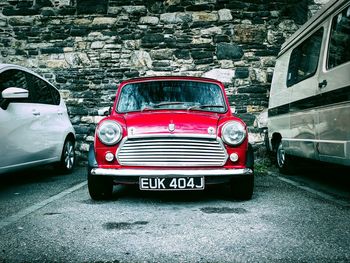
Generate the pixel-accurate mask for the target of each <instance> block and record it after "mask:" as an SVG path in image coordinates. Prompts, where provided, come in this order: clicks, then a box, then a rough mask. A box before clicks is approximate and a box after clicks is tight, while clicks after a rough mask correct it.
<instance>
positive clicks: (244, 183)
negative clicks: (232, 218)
mask: <svg viewBox="0 0 350 263" xmlns="http://www.w3.org/2000/svg"><path fill="white" fill-rule="evenodd" d="M253 190H254V174H249V175H245V176H242V177H240V178H234V179H232V180H231V191H232V197H233V198H234V199H238V200H250V199H251V198H252V196H253Z"/></svg>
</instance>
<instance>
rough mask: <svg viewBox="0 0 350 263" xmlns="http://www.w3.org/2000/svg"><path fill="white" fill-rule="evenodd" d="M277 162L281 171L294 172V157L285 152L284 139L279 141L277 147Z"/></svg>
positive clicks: (285, 172)
mask: <svg viewBox="0 0 350 263" xmlns="http://www.w3.org/2000/svg"><path fill="white" fill-rule="evenodd" d="M276 164H277V166H278V169H279V171H280V172H281V173H283V174H292V173H293V172H294V169H293V158H292V157H291V156H290V155H288V154H287V153H286V152H285V150H284V148H283V145H282V141H280V142H279V144H278V147H277V151H276Z"/></svg>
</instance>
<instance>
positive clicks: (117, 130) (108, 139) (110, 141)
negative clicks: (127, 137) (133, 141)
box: [97, 121, 122, 145]
mask: <svg viewBox="0 0 350 263" xmlns="http://www.w3.org/2000/svg"><path fill="white" fill-rule="evenodd" d="M97 136H98V138H99V139H100V140H101V142H102V143H103V144H106V145H114V144H116V143H118V142H119V141H120V139H121V138H122V127H121V126H120V125H119V124H118V123H117V122H115V121H104V122H103V123H102V124H101V125H100V126H99V127H98V128H97Z"/></svg>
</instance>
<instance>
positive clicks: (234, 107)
mask: <svg viewBox="0 0 350 263" xmlns="http://www.w3.org/2000/svg"><path fill="white" fill-rule="evenodd" d="M230 109H231V113H232V115H235V114H237V109H236V104H233V105H230Z"/></svg>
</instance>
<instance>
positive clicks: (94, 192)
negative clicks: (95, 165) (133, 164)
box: [88, 169, 113, 200]
mask: <svg viewBox="0 0 350 263" xmlns="http://www.w3.org/2000/svg"><path fill="white" fill-rule="evenodd" d="M90 171H91V170H90V169H89V170H88V189H89V194H90V197H91V198H92V199H93V200H106V199H109V198H111V197H112V193H113V180H112V178H110V177H103V176H99V175H93V174H91V172H90Z"/></svg>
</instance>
